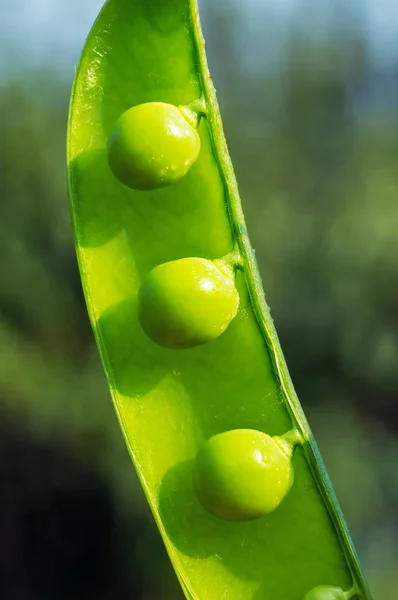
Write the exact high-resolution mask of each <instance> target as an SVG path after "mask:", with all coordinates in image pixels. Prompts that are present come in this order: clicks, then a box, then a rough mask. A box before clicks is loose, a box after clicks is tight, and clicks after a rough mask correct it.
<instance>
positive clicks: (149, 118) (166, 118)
mask: <svg viewBox="0 0 398 600" xmlns="http://www.w3.org/2000/svg"><path fill="white" fill-rule="evenodd" d="M187 115H188V116H189V115H190V113H186V112H185V111H182V110H180V109H179V108H178V107H176V106H173V105H172V104H166V103H164V102H147V103H145V104H139V105H137V106H133V107H132V108H130V109H129V110H127V111H126V112H124V113H123V114H122V115H121V117H119V119H118V120H117V122H116V124H115V127H114V129H113V132H112V134H111V137H110V139H109V143H108V161H109V166H110V167H111V169H112V171H113V173H114V175H115V176H116V177H117V179H119V181H121V183H123V184H124V185H126V186H127V187H130V188H133V189H137V190H154V189H157V188H161V187H165V186H168V185H171V184H173V183H176V182H177V181H179V180H180V179H181V178H182V177H184V175H186V174H187V172H188V171H189V169H190V168H191V167H192V165H193V164H194V162H195V161H196V159H197V157H198V155H199V151H200V137H199V134H198V132H197V130H196V127H195V124H196V123H195V121H194V119H188V118H187Z"/></svg>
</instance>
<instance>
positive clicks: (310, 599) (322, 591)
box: [304, 585, 346, 600]
mask: <svg viewBox="0 0 398 600" xmlns="http://www.w3.org/2000/svg"><path fill="white" fill-rule="evenodd" d="M304 600H346V594H345V593H344V591H343V590H342V589H341V588H338V587H329V586H327V585H318V586H317V587H314V588H313V589H312V590H310V591H309V592H307V593H306V595H305V597H304Z"/></svg>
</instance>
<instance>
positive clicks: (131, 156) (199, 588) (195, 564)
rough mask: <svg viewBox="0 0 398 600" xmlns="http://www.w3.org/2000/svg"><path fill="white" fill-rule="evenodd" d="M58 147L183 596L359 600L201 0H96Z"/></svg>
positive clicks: (101, 325)
mask: <svg viewBox="0 0 398 600" xmlns="http://www.w3.org/2000/svg"><path fill="white" fill-rule="evenodd" d="M68 160H69V183H70V201H71V210H72V216H73V223H74V232H75V240H76V249H77V256H78V260H79V265H80V271H81V276H82V281H83V286H84V291H85V296H86V300H87V306H88V311H89V315H90V319H91V323H92V326H93V328H94V332H95V337H96V341H97V344H98V348H99V352H100V354H101V358H102V361H103V365H104V369H105V372H106V375H107V378H108V382H109V386H110V390H111V394H112V398H113V401H114V405H115V408H116V411H117V414H118V417H119V420H120V424H121V427H122V430H123V434H124V436H125V440H126V444H127V447H128V449H129V452H130V454H131V457H132V459H133V462H134V465H135V468H136V470H137V473H138V475H139V478H140V481H141V483H142V486H143V488H144V491H145V493H146V496H147V498H148V502H149V504H150V506H151V509H152V511H153V515H154V518H155V519H156V522H157V524H158V527H159V530H160V533H161V535H162V537H163V540H164V543H165V545H166V547H167V550H168V553H169V556H170V559H171V561H172V563H173V565H174V568H175V570H176V573H177V575H178V577H179V579H180V582H181V585H182V587H183V589H184V592H185V594H186V596H187V597H188V598H191V599H195V600H218V599H220V598H228V599H229V600H238V599H244V600H249V599H253V600H254V599H256V600H304V599H305V600H353V599H354V598H355V599H358V600H359V599H360V600H369V599H370V594H369V591H368V589H367V587H366V583H365V581H364V579H363V576H362V574H361V571H360V568H359V565H358V561H357V557H356V554H355V550H354V548H353V545H352V542H351V540H350V537H349V534H348V532H347V529H346V526H345V524H344V520H343V517H342V514H341V512H340V509H339V507H338V504H337V501H336V498H335V496H334V494H333V491H332V488H331V485H330V482H329V479H328V477H327V474H326V472H325V469H324V466H323V464H322V461H321V458H320V456H319V452H318V450H317V447H316V444H315V441H314V439H313V437H312V435H311V432H310V429H309V426H308V424H307V421H306V419H305V417H304V414H303V412H302V409H301V407H300V404H299V401H298V399H297V397H296V394H295V392H294V389H293V386H292V383H291V380H290V378H289V375H288V372H287V368H286V365H285V361H284V358H283V355H282V352H281V349H280V346H279V342H278V338H277V334H276V332H275V329H274V326H273V322H272V319H271V317H270V314H269V310H268V307H267V305H266V302H265V300H264V296H263V292H262V287H261V281H260V276H259V274H258V270H257V266H256V261H255V258H254V254H253V251H252V248H251V246H250V242H249V239H248V237H247V232H246V227H245V222H244V217H243V214H242V209H241V204H240V199H239V194H238V189H237V185H236V181H235V177H234V172H233V168H232V165H231V161H230V158H229V156H228V152H227V148H226V144H225V139H224V135H223V130H222V124H221V119H220V114H219V110H218V105H217V101H216V96H215V90H214V88H213V85H212V82H211V78H210V75H209V72H208V67H207V64H206V58H205V53H204V41H203V38H202V34H201V30H200V23H199V16H198V8H197V4H196V1H195V0H150V1H149V0H109V1H108V2H107V3H106V4H105V6H104V8H103V10H102V12H101V14H100V16H99V17H98V19H97V21H96V23H95V25H94V27H93V29H92V32H91V34H90V36H89V38H88V41H87V44H86V46H85V49H84V51H83V55H82V58H81V62H80V65H79V68H78V71H77V75H76V80H75V85H74V90H73V95H72V103H71V112H70V123H69V142H68Z"/></svg>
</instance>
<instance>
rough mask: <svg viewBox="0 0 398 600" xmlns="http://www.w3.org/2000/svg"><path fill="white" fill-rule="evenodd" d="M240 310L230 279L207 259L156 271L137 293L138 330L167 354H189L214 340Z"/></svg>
mask: <svg viewBox="0 0 398 600" xmlns="http://www.w3.org/2000/svg"><path fill="white" fill-rule="evenodd" d="M238 306H239V294H238V291H237V289H236V287H235V283H234V279H233V274H231V276H230V275H229V273H228V272H227V271H222V270H221V269H220V268H219V267H218V266H217V264H215V263H214V262H213V261H211V260H207V259H205V258H181V259H179V260H174V261H170V262H166V263H163V264H161V265H158V266H157V267H155V268H154V269H152V271H150V273H149V274H148V275H147V276H146V278H145V279H144V281H143V283H142V285H141V287H140V290H139V319H140V322H141V325H142V328H143V329H144V331H145V333H146V334H147V335H148V337H150V338H151V339H152V340H153V341H154V342H156V343H157V344H159V345H160V346H164V347H166V348H191V347H193V346H198V345H200V344H204V343H206V342H210V341H212V340H215V339H216V338H218V337H219V336H220V335H221V334H222V333H224V331H225V330H226V329H227V327H228V325H229V324H230V323H231V321H232V319H233V318H234V317H235V316H236V313H237V310H238Z"/></svg>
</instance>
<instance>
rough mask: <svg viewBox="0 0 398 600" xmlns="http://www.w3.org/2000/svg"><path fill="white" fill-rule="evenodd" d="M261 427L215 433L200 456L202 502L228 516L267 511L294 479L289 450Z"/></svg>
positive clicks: (242, 517) (197, 468)
mask: <svg viewBox="0 0 398 600" xmlns="http://www.w3.org/2000/svg"><path fill="white" fill-rule="evenodd" d="M278 441H279V440H278V438H271V437H270V436H269V435H266V434H265V433H262V432H261V431H255V430H252V429H235V430H233V431H226V432H224V433H220V434H218V435H215V436H213V437H212V438H211V439H210V440H208V441H207V442H206V443H205V445H204V446H203V448H202V449H201V450H200V452H199V454H198V456H197V457H196V464H195V480H196V490H197V493H198V496H199V498H200V501H201V502H202V504H203V506H204V507H205V508H206V509H207V510H208V511H209V512H211V513H213V514H214V515H215V516H217V517H219V518H221V519H225V520H229V521H246V520H248V519H255V518H258V517H263V516H264V515H266V514H268V513H270V512H271V511H273V510H275V509H276V508H277V507H278V506H279V504H280V503H281V502H282V500H283V499H284V497H285V496H286V494H287V493H288V492H289V490H290V488H291V487H292V484H293V478H294V477H293V468H292V465H291V452H288V451H287V450H286V448H285V447H284V446H283V445H282V444H280V443H278Z"/></svg>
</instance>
